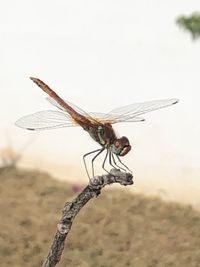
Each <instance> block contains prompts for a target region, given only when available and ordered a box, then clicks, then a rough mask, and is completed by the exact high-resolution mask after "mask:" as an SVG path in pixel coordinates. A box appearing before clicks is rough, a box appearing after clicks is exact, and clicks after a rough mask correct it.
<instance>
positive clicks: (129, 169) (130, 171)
mask: <svg viewBox="0 0 200 267" xmlns="http://www.w3.org/2000/svg"><path fill="white" fill-rule="evenodd" d="M116 157H117V159H118V160H119V162H120V163H121V164H122V165H123V166H124V167H125V168H126V169H127V170H128V171H130V172H131V173H132V171H131V170H130V169H129V167H128V166H126V165H125V164H124V163H123V162H122V161H121V159H120V157H119V156H117V155H116Z"/></svg>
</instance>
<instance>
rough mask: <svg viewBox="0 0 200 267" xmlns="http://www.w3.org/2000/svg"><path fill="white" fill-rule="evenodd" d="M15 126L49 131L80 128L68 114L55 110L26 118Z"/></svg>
mask: <svg viewBox="0 0 200 267" xmlns="http://www.w3.org/2000/svg"><path fill="white" fill-rule="evenodd" d="M15 124H16V125H17V126H18V127H21V128H25V129H28V130H47V129H56V128H62V127H72V126H78V124H76V122H75V121H73V120H72V119H71V117H70V116H69V115H68V114H67V113H64V112H60V111H54V110H43V111H38V112H36V113H34V114H31V115H27V116H24V117H22V118H20V119H19V120H17V121H16V123H15Z"/></svg>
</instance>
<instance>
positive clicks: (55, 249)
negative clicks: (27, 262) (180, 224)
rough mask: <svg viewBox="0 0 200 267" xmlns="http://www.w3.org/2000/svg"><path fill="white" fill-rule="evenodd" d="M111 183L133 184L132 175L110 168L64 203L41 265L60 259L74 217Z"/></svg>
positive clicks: (50, 263) (48, 264)
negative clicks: (105, 173)
mask: <svg viewBox="0 0 200 267" xmlns="http://www.w3.org/2000/svg"><path fill="white" fill-rule="evenodd" d="M112 183H119V184H121V185H124V186H126V185H131V184H133V176H132V174H130V173H124V172H121V171H119V170H116V169H112V170H111V173H110V174H107V175H102V176H96V177H94V178H92V179H91V181H90V183H89V185H88V186H86V187H85V189H84V190H83V191H82V192H81V193H80V194H79V195H78V196H77V197H76V198H75V199H74V200H73V201H72V202H67V203H65V206H64V208H63V210H62V213H63V215H62V218H61V220H60V221H59V223H58V225H57V232H56V234H55V236H54V239H53V242H52V245H51V248H50V250H49V254H48V256H47V258H46V260H45V262H44V264H43V267H54V266H55V265H56V264H57V263H58V262H59V261H60V258H61V255H62V252H63V249H64V242H65V239H66V237H67V235H68V233H69V231H70V229H71V226H72V223H73V220H74V218H75V217H76V215H77V214H78V212H79V211H80V210H81V208H83V206H84V205H85V204H86V203H87V202H88V201H89V200H90V199H91V198H93V197H97V196H98V195H99V194H100V193H101V189H102V188H103V187H104V186H106V185H109V184H112Z"/></svg>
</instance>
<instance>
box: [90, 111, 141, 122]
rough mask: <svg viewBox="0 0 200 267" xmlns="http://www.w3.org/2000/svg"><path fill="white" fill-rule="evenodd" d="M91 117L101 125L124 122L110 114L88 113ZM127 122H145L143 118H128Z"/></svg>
mask: <svg viewBox="0 0 200 267" xmlns="http://www.w3.org/2000/svg"><path fill="white" fill-rule="evenodd" d="M88 114H89V115H90V116H91V117H93V118H94V119H95V120H96V121H99V122H101V123H117V122H120V121H125V120H124V119H122V118H121V120H120V118H117V117H116V114H114V113H113V114H111V113H102V112H89V113H88ZM126 121H127V122H140V121H145V119H144V118H141V117H134V118H129V119H127V120H126Z"/></svg>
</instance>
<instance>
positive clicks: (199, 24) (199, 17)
mask: <svg viewBox="0 0 200 267" xmlns="http://www.w3.org/2000/svg"><path fill="white" fill-rule="evenodd" d="M176 23H177V24H178V25H179V26H180V27H181V28H183V29H184V30H186V31H189V32H190V33H191V35H192V38H193V39H197V38H199V37H200V12H195V13H193V14H192V15H190V16H179V17H178V18H177V20H176Z"/></svg>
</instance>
